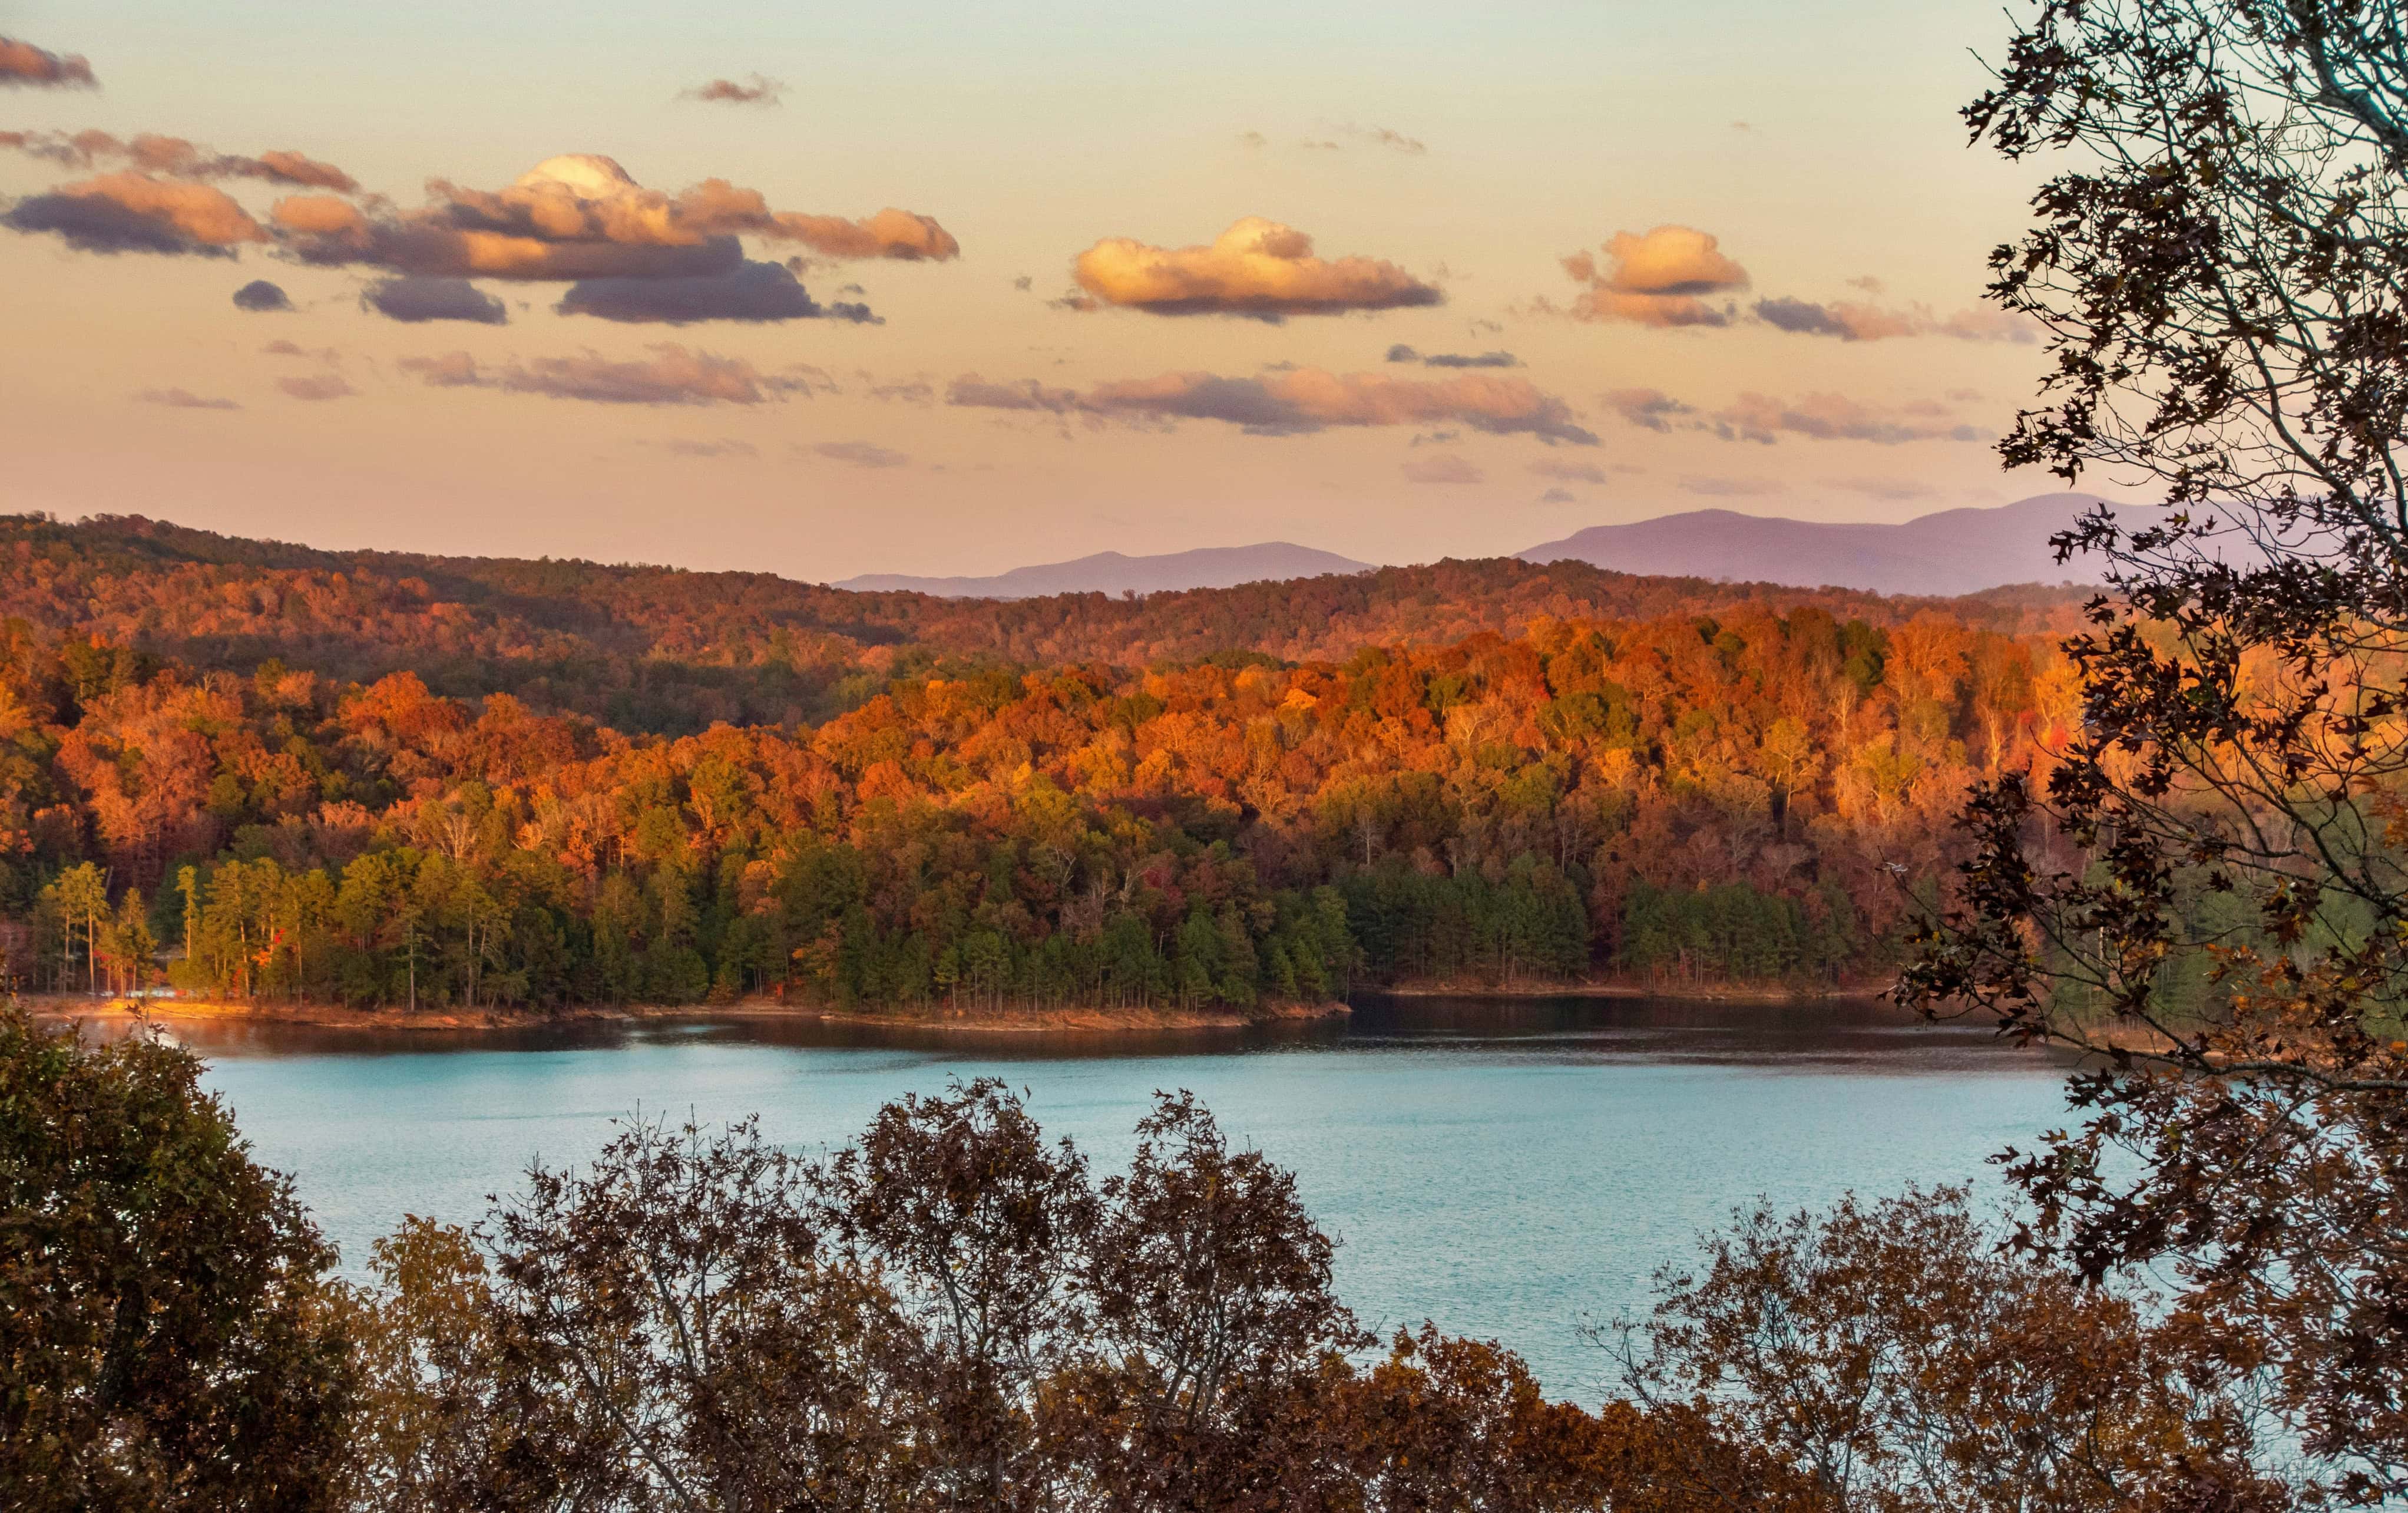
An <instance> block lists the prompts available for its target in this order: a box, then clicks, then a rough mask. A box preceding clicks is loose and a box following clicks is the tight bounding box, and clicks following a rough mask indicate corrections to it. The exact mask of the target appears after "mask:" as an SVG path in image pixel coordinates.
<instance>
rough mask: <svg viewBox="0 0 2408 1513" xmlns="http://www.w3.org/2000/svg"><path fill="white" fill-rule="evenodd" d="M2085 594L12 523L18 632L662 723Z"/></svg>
mask: <svg viewBox="0 0 2408 1513" xmlns="http://www.w3.org/2000/svg"><path fill="white" fill-rule="evenodd" d="M2078 601H2079V596H2078V595H2076V594H2072V593H2069V592H2066V591H2063V590H2034V589H2023V590H2002V591H1998V592H1993V593H1988V594H1984V595H1979V596H1974V597H1971V598H1964V599H1958V600H1947V599H1934V598H1885V597H1882V596H1880V595H1875V594H1869V593H1864V592H1860V591H1854V590H1800V589H1796V588H1784V587H1779V586H1775V585H1771V584H1728V583H1714V582H1709V581H1706V580H1702V579H1695V578H1689V579H1682V578H1644V577H1637V576H1633V575H1630V574H1627V573H1619V572H1612V571H1607V570H1603V569H1598V568H1596V567H1593V566H1590V565H1588V564H1585V563H1579V562H1557V563H1554V564H1551V565H1546V566H1541V565H1538V564H1534V563H1530V562H1525V561H1520V560H1516V559H1513V558H1491V559H1487V560H1483V561H1474V562H1456V561H1449V562H1441V563H1435V564H1431V565H1428V566H1425V567H1416V568H1383V569H1377V570H1376V571H1371V572H1364V573H1357V574H1354V575H1351V576H1324V577H1316V578H1311V579H1306V580H1302V581H1300V582H1294V583H1285V584H1243V585H1240V586H1237V587H1232V588H1217V589H1190V590H1186V591H1183V592H1176V593H1159V594H1153V595H1149V596H1147V597H1146V598H1140V599H1126V598H1112V597H1108V596H1105V595H1102V594H1083V595H1058V596H1053V597H1047V598H1027V599H1018V600H1009V601H998V600H991V599H963V598H937V597H934V596H930V595H925V594H910V593H896V592H887V593H853V592H848V591H846V590H843V589H838V588H831V587H827V586H824V585H821V584H804V583H796V582H794V581H792V580H788V579H783V578H780V577H776V576H774V575H772V574H768V573H736V572H717V573H705V572H690V571H686V570H683V569H673V568H657V567H632V566H605V565H601V564H597V563H591V562H579V561H569V560H555V559H552V558H544V559H538V560H525V559H512V558H488V557H440V556H431V555H416V554H407V553H385V552H326V551H320V550H317V549H314V548H309V547H305V546H295V545H291V544H287V543H283V542H276V541H259V540H244V539H241V538H236V537H226V536H220V535H216V534H213V533H210V532H207V531H199V530H192V529H188V528H185V527H182V526H174V525H171V524H167V523H165V522H159V521H151V520H146V519H143V518H141V517H139V516H130V515H129V516H100V517H95V518H93V519H90V520H86V521H83V522H80V523H77V524H62V523H60V522H57V521H53V520H50V519H47V518H44V517H39V516H15V517H6V518H0V615H5V616H9V617H14V618H18V619H22V620H24V621H26V622H28V623H29V624H30V625H32V626H34V627H38V628H39V629H41V630H42V631H43V632H45V633H48V634H68V635H73V636H77V637H83V638H91V637H98V638H100V639H102V640H104V641H108V642H111V643H113V644H119V645H123V646H126V647H128V648H131V649H134V650H136V651H140V652H143V653H146V654H149V655H151V656H158V657H164V658H167V659H169V660H173V661H176V662H179V663H183V664H186V665H189V666H192V667H193V668H196V669H200V670H236V671H242V672H245V673H246V674H247V673H248V672H249V671H250V670H251V669H253V668H255V667H257V666H258V665H259V664H261V663H263V662H266V661H269V660H271V659H274V660H279V661H281V662H283V663H284V664H286V665H289V666H292V667H296V668H301V667H306V668H308V669H311V670H315V671H318V672H320V673H322V674H324V675H326V676H328V677H332V678H336V679H338V680H345V681H354V682H371V681H374V680H375V679H377V678H380V677H382V676H384V675H386V674H388V673H392V672H397V671H405V670H406V671H410V672H414V673H416V674H417V675H418V676H420V677H421V678H422V679H423V680H424V682H425V683H426V684H427V685H428V686H429V687H430V689H432V690H433V691H434V692H435V693H437V694H438V695H441V696H445V697H451V698H459V699H478V698H482V697H484V696H486V695H488V694H494V693H507V694H510V695H512V696H514V697H516V698H518V699H521V700H523V702H525V703H526V704H527V705H528V706H530V707H531V708H533V709H535V710H537V711H539V712H558V713H570V714H577V715H581V716H584V717H586V718H589V719H593V720H596V721H599V722H601V723H603V724H607V725H610V726H612V727H615V728H620V729H623V730H629V731H638V732H657V733H670V734H675V733H682V732H688V731H695V730H700V729H704V728H708V727H709V726H710V725H711V724H712V723H713V722H717V721H725V722H728V723H731V724H738V725H742V724H760V723H768V724H786V725H796V724H815V723H817V722H819V721H821V720H824V719H825V718H827V717H829V716H830V715H833V714H835V713H840V712H842V711H844V710H846V709H850V708H853V707H855V706H856V705H858V704H859V703H860V702H861V701H862V700H863V699H867V698H869V697H871V696H872V695H874V694H875V693H877V692H878V691H879V690H880V689H882V688H883V687H884V686H885V685H886V684H887V683H888V681H889V680H891V679H892V678H895V677H896V676H901V675H908V674H911V673H914V672H925V671H929V670H938V669H943V668H954V669H963V668H976V667H995V666H1004V667H1014V668H1020V667H1041V666H1053V665H1060V664H1087V663H1102V664H1110V665H1113V666H1119V667H1145V666H1152V665H1154V664H1157V663H1165V662H1171V663H1192V662H1197V661H1201V660H1204V659H1207V658H1211V657H1224V658H1226V657H1228V656H1269V657H1271V658H1275V659H1279V660H1283V661H1310V660H1316V659H1318V660H1339V659H1343V658H1345V657H1347V656H1351V655H1352V654H1353V653H1354V652H1355V651H1356V650H1357V649H1359V648H1361V647H1363V646H1367V645H1381V644H1389V645H1405V644H1410V645H1438V644H1444V643H1448V642H1452V641H1460V640H1462V639H1463V638H1465V637H1468V636H1471V635H1475V634H1479V633H1482V632H1488V633H1494V634H1498V635H1506V636H1513V635H1518V634H1520V633H1522V631H1523V630H1524V629H1525V627H1528V626H1529V625H1531V624H1532V623H1534V622H1537V621H1540V620H1555V621H1569V620H1580V619H1646V618H1654V617H1660V616H1666V615H1679V614H1691V615H1695V614H1727V613H1730V612H1735V611H1737V610H1739V609H1742V608H1747V609H1752V610H1755V611H1758V612H1762V611H1770V610H1785V609H1790V608H1797V607H1801V606H1807V607H1813V608H1817V609H1820V610H1822V611H1824V612H1827V613H1828V614H1830V615H1832V616H1833V617H1835V618H1838V619H1842V620H1845V619H1860V620H1863V621H1865V622H1867V623H1868V624H1871V625H1876V626H1895V625H1902V624H1904V623H1906V622H1907V621H1909V620H1912V619H1913V618H1914V616H1915V615H1917V614H1918V613H1922V612H1926V611H1931V610H1939V611H1942V612H1946V613H1947V614H1949V615H1950V616H1951V617H1952V618H1955V619H1957V620H1959V621H1961V622H1962V623H1965V624H1967V625H1971V626H1978V627H1982V628H1985V629H1989V630H1996V631H1999V632H2001V633H2006V634H2020V633H2026V632H2030V631H2034V630H2045V629H2053V628H2062V627H2067V626H2069V625H2070V624H2071V617H2072V612H2073V609H2074V606H2075V605H2076V604H2077V603H2078Z"/></svg>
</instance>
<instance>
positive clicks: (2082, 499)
mask: <svg viewBox="0 0 2408 1513" xmlns="http://www.w3.org/2000/svg"><path fill="white" fill-rule="evenodd" d="M2098 503H2100V500H2099V498H2098V497H2096V496H2093V495H2088V494H2042V495H2037V496H2035V497H2031V498H2028V499H2018V500H2016V501H2015V502H2014V503H2013V504H2009V505H2001V506H2000V507H1998V508H1996V509H1988V510H1942V511H1941V512H1939V513H1937V514H1928V515H1921V516H1918V517H1916V518H1915V519H1913V520H1909V521H1906V522H1904V523H1903V524H1900V525H1895V526H1879V525H1854V524H1851V525H1829V524H1825V523H1823V522H1821V521H1811V520H1787V519H1783V518H1781V517H1778V516H1765V515H1743V514H1740V513H1738V512H1734V511H1730V510H1693V511H1690V512H1686V513H1684V514H1677V515H1661V516H1658V517H1657V518H1656V519H1654V520H1641V521H1635V522H1633V523H1632V524H1630V525H1627V526H1590V527H1588V528H1587V529H1586V530H1583V531H1576V532H1574V533H1573V534H1571V535H1570V536H1567V537H1565V538H1564V539H1563V540H1559V541H1548V542H1546V543H1544V544H1542V545H1539V546H1534V547H1531V548H1530V549H1529V550H1527V551H1525V552H1517V553H1515V554H1514V555H1516V556H1519V557H1521V558H1522V559H1523V560H1525V561H1527V562H1560V561H1564V560H1566V559H1568V558H1569V559H1570V560H1573V561H1578V562H1587V563H1592V564H1594V565H1596V566H1598V567H1600V568H1608V569H1613V571H1615V572H1634V573H1640V574H1642V575H1667V576H1675V577H1693V578H1727V579H1731V580H1734V581H1737V582H1741V583H1746V582H1751V581H1753V582H1761V583H1771V584H1794V585H1797V586H1799V587H1822V586H1825V585H1828V586H1831V587H1835V588H1864V589H1871V590H1872V591H1873V592H1875V593H1882V594H1973V593H1979V592H1980V591H1981V590H1983V589H1985V588H1998V587H2000V586H2002V585H2004V584H2059V583H2093V582H2096V581H2097V578H2098V573H2097V569H2095V567H2093V566H2092V565H2091V564H2089V563H2087V562H2085V561H2083V560H2082V559H2080V558H2076V559H2074V560H2073V561H2071V562H2066V563H2059V562H2058V561H2057V554H2056V553H2055V552H2053V551H2051V550H2050V548H2049V544H2048V539H2049V537H2050V535H2051V534H2053V533H2054V532H2057V531H2060V530H2063V529H2064V528H2065V527H2066V526H2069V525H2071V524H2072V522H2073V519H2074V517H2075V516H2077V515H2079V514H2081V513H2082V512H2084V511H2085V510H2088V509H2089V508H2090V507H2091V506H2093V505H2095V504H2098Z"/></svg>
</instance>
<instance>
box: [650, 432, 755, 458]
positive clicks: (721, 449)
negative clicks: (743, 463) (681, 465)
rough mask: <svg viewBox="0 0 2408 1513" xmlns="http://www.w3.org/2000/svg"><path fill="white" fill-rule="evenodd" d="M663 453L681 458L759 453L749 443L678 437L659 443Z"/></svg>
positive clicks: (742, 455)
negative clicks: (671, 453) (672, 453)
mask: <svg viewBox="0 0 2408 1513" xmlns="http://www.w3.org/2000/svg"><path fill="white" fill-rule="evenodd" d="M660 446H661V450H662V451H664V452H674V453H676V454H678V455H679V456H681V457H753V456H758V455H759V451H758V450H757V449H756V448H755V447H754V446H753V443H752V442H750V441H738V440H736V439H733V438H726V439H721V440H717V441H695V440H689V439H686V438H684V437H678V438H675V439H671V440H667V441H663V442H662V443H660Z"/></svg>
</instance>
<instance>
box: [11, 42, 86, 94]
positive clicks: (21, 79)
mask: <svg viewBox="0 0 2408 1513" xmlns="http://www.w3.org/2000/svg"><path fill="white" fill-rule="evenodd" d="M10 87H15V88H31V89H87V90H89V89H98V88H100V80H99V79H94V78H93V76H92V65H90V64H88V63H86V62H84V61H83V59H81V58H80V57H78V56H76V55H75V54H74V53H58V52H52V51H50V50H48V49H45V48H37V47H36V46H34V44H32V43H31V42H20V41H18V40H17V39H16V38H15V37H13V36H0V88H10Z"/></svg>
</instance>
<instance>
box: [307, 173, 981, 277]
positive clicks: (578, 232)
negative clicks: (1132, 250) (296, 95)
mask: <svg viewBox="0 0 2408 1513" xmlns="http://www.w3.org/2000/svg"><path fill="white" fill-rule="evenodd" d="M428 192H429V195H430V196H431V197H430V199H429V202H428V203H427V204H426V205H425V206H424V207H423V208H422V209H416V210H411V211H409V212H406V213H402V214H393V213H388V212H385V211H382V210H379V211H377V212H375V213H373V214H372V213H370V212H368V211H365V210H363V209H360V208H359V207H357V206H353V205H351V204H350V203H348V202H346V201H344V200H340V199H337V198H334V197H332V196H329V195H296V196H294V197H292V198H288V199H285V200H281V201H279V202H278V204H277V206H276V208H275V210H274V213H273V219H274V221H275V223H276V225H277V227H278V229H279V232H280V233H281V234H282V237H283V240H284V244H285V246H286V248H287V250H288V251H290V252H292V253H293V254H294V256H296V257H299V258H300V259H302V260H303V261H305V262H311V263H323V264H366V265H371V266H376V267H386V268H390V269H392V270H393V271H394V272H398V273H423V274H433V275H438V276H443V277H450V278H466V277H470V276H475V277H481V278H496V279H526V280H560V281H567V280H589V279H700V278H716V277H720V276H722V275H725V274H729V273H733V272H735V271H737V270H738V268H739V267H742V266H743V263H744V253H743V249H742V246H741V244H740V243H739V241H738V236H739V235H750V236H754V237H758V238H763V239H765V240H770V241H799V242H802V243H804V244H806V245H808V246H810V247H811V248H812V249H813V250H815V251H817V252H822V253H824V254H825V255H827V256H830V257H891V258H906V259H915V258H949V257H953V256H954V255H956V254H957V253H958V252H960V251H961V248H960V244H959V243H957V242H955V241H954V240H953V237H952V236H951V234H949V233H948V232H946V230H945V229H944V228H943V227H942V226H940V225H939V224H938V223H936V222H935V221H933V220H930V219H929V218H928V217H926V216H922V215H913V214H911V213H910V212H908V211H904V210H896V209H885V210H881V211H880V212H879V213H878V214H876V215H874V216H871V217H870V218H868V219H867V220H866V221H847V220H844V219H843V218H841V217H838V216H814V215H800V214H796V213H794V212H790V211H776V210H771V209H769V207H768V205H767V201H765V200H764V199H763V198H762V196H761V195H760V193H759V192H758V191H756V190H750V189H739V188H738V187H736V186H735V185H733V184H730V183H728V182H727V181H726V180H724V179H711V180H704V181H703V182H702V183H699V184H696V185H695V186H694V187H693V188H691V189H689V190H686V191H685V192H684V193H682V194H681V195H676V196H674V197H672V196H670V195H666V194H663V193H661V192H660V191H658V190H652V189H646V188H644V187H643V186H642V185H640V184H638V183H637V182H636V181H635V180H633V179H631V178H629V177H628V175H627V171H626V170H625V169H624V168H622V167H621V166H619V165H618V164H617V163H615V162H613V161H611V160H610V159H609V158H606V157H599V156H595V155H591V154H571V155H569V156H566V157H556V158H552V159H549V160H548V161H546V162H544V163H542V164H539V165H538V166H536V167H534V168H532V169H530V170H529V171H528V172H526V173H524V174H522V175H520V176H519V178H518V180H517V181H516V182H514V183H512V184H511V185H510V186H509V188H507V189H502V190H497V191H492V192H487V191H482V190H472V189H466V188H463V187H461V186H459V185H457V184H452V183H449V182H446V181H444V180H435V181H433V182H432V183H430V184H429V185H428Z"/></svg>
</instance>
